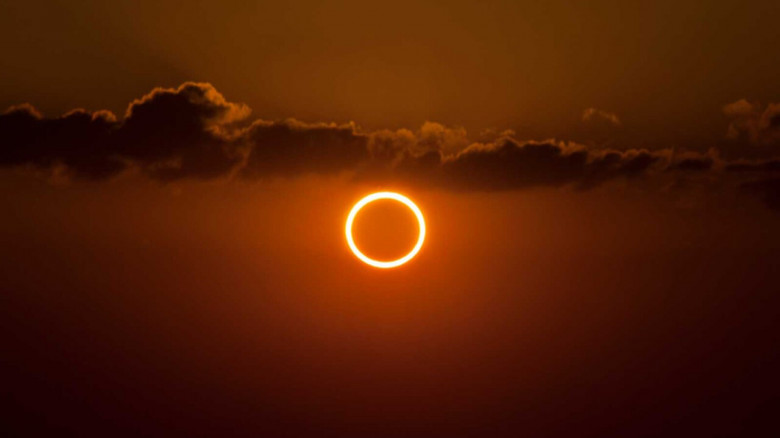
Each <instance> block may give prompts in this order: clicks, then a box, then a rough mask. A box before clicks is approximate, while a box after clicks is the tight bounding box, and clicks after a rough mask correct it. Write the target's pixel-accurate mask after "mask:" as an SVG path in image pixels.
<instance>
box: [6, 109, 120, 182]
mask: <svg viewBox="0 0 780 438" xmlns="http://www.w3.org/2000/svg"><path fill="white" fill-rule="evenodd" d="M115 125H116V118H115V117H114V116H113V114H111V113H109V112H105V111H101V112H95V113H88V112H86V111H82V110H75V111H71V112H69V113H68V114H65V115H64V116H62V117H57V118H54V119H46V118H43V117H42V116H41V114H40V113H38V112H37V111H36V110H35V109H34V108H33V107H31V106H29V105H22V106H18V107H13V108H10V109H9V110H8V111H7V112H5V113H4V114H2V115H0V139H1V140H2V141H1V142H0V165H2V166H5V167H10V166H21V165H31V166H34V167H36V168H54V167H58V166H66V167H67V168H68V169H69V170H70V171H71V172H72V173H74V174H77V175H78V176H81V177H83V178H88V179H102V178H106V177H108V176H111V175H114V174H116V173H118V172H119V171H121V170H122V169H123V168H124V163H123V162H122V161H121V159H120V158H119V157H118V155H117V154H116V151H115V150H112V149H111V148H110V147H109V141H108V139H109V137H110V136H111V135H112V133H113V131H114V130H115V127H116V126H115Z"/></svg>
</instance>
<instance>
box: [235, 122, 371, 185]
mask: <svg viewBox="0 0 780 438" xmlns="http://www.w3.org/2000/svg"><path fill="white" fill-rule="evenodd" d="M242 139H243V141H245V142H246V143H247V144H248V146H249V148H250V153H249V157H248V159H247V160H246V164H245V166H244V167H243V168H242V169H241V175H242V176H246V177H262V176H274V175H279V176H290V175H297V174H303V173H320V174H324V173H336V172H341V171H346V170H352V169H354V168H355V166H357V165H358V164H359V163H361V162H363V161H365V160H367V159H368V156H369V155H368V154H369V152H368V147H367V146H368V137H367V136H366V135H364V134H359V133H358V132H357V128H356V127H355V125H354V124H347V125H335V124H325V123H318V124H306V123H302V122H299V121H297V120H286V121H284V122H276V123H274V122H264V121H257V122H255V123H253V124H252V125H251V126H250V127H249V128H248V129H247V130H246V131H244V132H243V134H242Z"/></svg>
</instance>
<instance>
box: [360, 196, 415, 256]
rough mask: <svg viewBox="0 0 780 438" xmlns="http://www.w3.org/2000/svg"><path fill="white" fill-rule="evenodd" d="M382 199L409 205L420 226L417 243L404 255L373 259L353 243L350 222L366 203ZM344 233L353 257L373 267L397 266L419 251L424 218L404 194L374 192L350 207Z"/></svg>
mask: <svg viewBox="0 0 780 438" xmlns="http://www.w3.org/2000/svg"><path fill="white" fill-rule="evenodd" d="M382 199H390V200H393V201H398V202H400V203H402V204H404V205H406V206H407V207H409V209H410V210H412V212H413V213H414V215H415V217H416V218H417V224H418V225H419V227H420V230H419V234H418V237H417V243H415V245H414V248H412V250H411V251H409V252H408V253H407V254H406V255H405V256H403V257H401V258H398V259H395V260H375V259H372V258H371V257H368V256H367V255H365V254H363V252H362V251H360V249H359V248H358V247H357V245H355V239H354V238H353V237H352V224H353V223H354V222H355V217H356V216H357V214H358V213H359V212H360V210H361V209H362V208H363V207H365V206H366V205H368V204H370V203H372V202H374V201H378V200H382ZM345 233H346V236H347V244H348V245H349V249H351V250H352V253H353V254H355V257H357V258H358V259H360V260H361V261H362V262H363V263H365V264H367V265H370V266H373V267H375V268H382V269H389V268H397V267H398V266H401V265H403V264H404V263H406V262H408V261H409V260H411V259H413V258H414V256H416V255H417V253H418V252H419V251H420V248H422V245H423V242H424V241H425V219H424V218H423V215H422V211H420V209H419V208H418V207H417V205H415V203H414V202H412V200H411V199H409V198H407V197H406V196H404V195H401V194H399V193H395V192H376V193H372V194H370V195H368V196H366V197H364V198H363V199H361V200H360V201H358V202H357V203H356V204H355V205H354V206H353V207H352V210H351V211H350V212H349V216H347V224H346V227H345Z"/></svg>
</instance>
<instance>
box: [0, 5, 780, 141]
mask: <svg viewBox="0 0 780 438" xmlns="http://www.w3.org/2000/svg"><path fill="white" fill-rule="evenodd" d="M0 8H1V9H0V12H1V13H0V41H2V43H0V44H2V46H1V47H2V51H3V57H2V59H1V60H0V83H2V84H3V86H2V87H1V88H2V89H1V90H0V106H8V105H10V104H16V103H19V102H23V101H24V102H26V101H29V102H31V103H33V104H34V105H36V106H37V107H39V108H41V109H42V110H43V111H44V112H45V113H47V114H49V115H56V114H59V113H61V112H64V111H67V110H69V109H71V108H74V107H84V108H86V109H90V110H97V109H104V108H106V109H110V110H113V111H115V112H117V113H121V112H123V111H124V108H125V106H126V105H127V102H129V101H130V100H131V99H135V98H137V97H138V96H140V95H141V94H143V93H146V92H147V91H148V90H150V89H151V88H152V87H155V86H175V85H178V84H180V83H181V82H184V81H186V80H196V81H207V82H210V83H212V84H214V85H215V86H216V87H217V89H219V90H220V91H221V92H222V93H224V94H225V95H226V97H227V98H228V99H229V100H232V101H239V102H244V103H246V104H248V105H249V106H250V107H252V108H253V109H254V111H255V115H256V116H258V117H262V118H267V119H276V118H282V117H296V118H299V119H302V120H305V121H335V122H346V121H350V120H352V121H355V122H357V123H358V124H360V125H362V126H365V127H367V128H372V129H374V128H397V127H411V128H414V127H418V126H419V125H420V124H422V122H424V121H426V120H431V121H436V122H441V123H444V124H447V125H460V126H464V127H466V128H467V129H469V131H471V132H479V131H480V130H482V129H486V128H497V129H515V130H517V131H519V132H521V133H522V135H521V136H522V137H523V138H539V139H542V138H547V137H561V136H564V137H566V136H568V135H571V133H572V132H573V131H575V130H576V129H577V128H578V124H579V123H580V118H581V114H582V112H583V111H584V110H585V109H586V108H589V107H596V108H600V109H604V110H607V111H610V112H613V113H616V114H618V115H619V117H620V119H621V120H622V121H623V126H624V129H625V130H626V131H628V132H630V134H631V138H632V140H633V141H635V142H641V143H642V145H649V146H658V143H659V142H665V143H674V145H676V146H685V145H687V144H688V143H691V142H700V141H701V142H703V141H707V142H712V141H714V140H716V139H720V138H721V137H722V136H723V134H724V133H725V127H724V120H723V115H722V113H721V107H722V106H723V105H725V104H728V103H730V102H734V101H736V100H739V99H742V98H746V99H748V100H750V101H754V100H757V101H760V102H764V103H766V102H769V101H777V100H780V83H778V81H777V78H776V72H777V70H778V64H777V63H778V61H777V59H778V57H777V56H776V52H777V51H776V47H778V46H780V30H779V29H778V26H777V22H778V20H780V6H778V5H777V2H773V1H691V0H682V1H657V2H625V1H603V0H597V1H590V2H570V1H557V0H554V1H549V2H543V3H540V2H519V1H490V2H484V1H479V2H477V1H473V2H470V1H442V2H406V1H397V2H391V3H386V4H377V3H375V2H364V1H334V2H311V1H301V2H244V1H232V0H228V1H223V2H219V4H215V3H210V2H202V1H193V2H171V1H167V0H164V1H156V2H135V1H128V2H125V1H117V2H103V1H80V2H70V1H69V2H65V1H63V2H53V1H47V2H38V1H30V2H5V3H4V4H3V5H2V6H0ZM540 137H541V138H540ZM697 146H699V145H698V144H697Z"/></svg>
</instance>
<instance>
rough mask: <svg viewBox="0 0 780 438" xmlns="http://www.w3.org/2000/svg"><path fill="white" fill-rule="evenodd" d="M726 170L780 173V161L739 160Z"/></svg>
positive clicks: (729, 165)
mask: <svg viewBox="0 0 780 438" xmlns="http://www.w3.org/2000/svg"><path fill="white" fill-rule="evenodd" d="M725 169H726V170H727V171H730V172H780V159H777V158H775V159H769V160H756V161H746V160H737V161H734V162H731V163H728V164H727V165H726V167H725Z"/></svg>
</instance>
